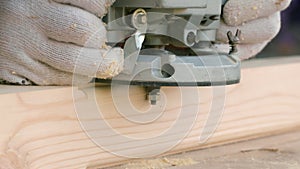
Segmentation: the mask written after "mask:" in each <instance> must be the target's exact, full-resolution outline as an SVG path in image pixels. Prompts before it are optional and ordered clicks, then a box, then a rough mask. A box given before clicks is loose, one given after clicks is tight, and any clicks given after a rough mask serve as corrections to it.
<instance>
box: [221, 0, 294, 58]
mask: <svg viewBox="0 0 300 169" xmlns="http://www.w3.org/2000/svg"><path fill="white" fill-rule="evenodd" d="M290 2H291V0H228V2H227V3H226V4H225V6H224V8H223V19H224V21H222V22H221V27H220V29H219V31H218V34H217V40H218V41H220V42H221V43H223V44H221V45H217V47H218V49H219V50H220V51H223V52H228V51H229V47H228V45H225V43H228V38H227V31H232V32H233V33H234V34H235V32H236V30H237V29H240V30H241V31H242V34H241V38H240V45H238V56H239V57H240V58H241V59H248V58H250V57H253V56H255V55H256V54H258V53H259V52H260V51H261V50H262V49H263V48H264V47H265V46H266V45H267V44H268V43H269V42H270V41H271V40H272V39H273V38H274V37H275V36H276V35H277V34H278V32H279V30H280V26H281V22H280V11H282V10H284V9H285V8H287V7H288V6H289V4H290Z"/></svg>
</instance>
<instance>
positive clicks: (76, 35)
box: [0, 0, 124, 85]
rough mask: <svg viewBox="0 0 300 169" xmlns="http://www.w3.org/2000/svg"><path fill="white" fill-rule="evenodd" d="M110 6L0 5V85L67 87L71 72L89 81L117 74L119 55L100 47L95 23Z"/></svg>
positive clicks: (94, 1)
mask: <svg viewBox="0 0 300 169" xmlns="http://www.w3.org/2000/svg"><path fill="white" fill-rule="evenodd" d="M113 2H114V0H1V1H0V79H2V80H5V81H6V82H9V83H16V84H25V85H28V84H31V83H34V84H38V85H70V84H72V76H73V70H74V67H75V66H76V70H77V71H76V73H78V74H80V76H81V75H82V77H89V79H92V77H95V76H96V77H99V78H111V77H113V76H115V75H117V74H118V73H120V72H121V71H122V69H123V61H124V58H123V51H122V49H120V48H112V49H110V47H107V46H106V45H105V41H106V29H105V27H104V24H103V23H102V20H101V17H102V16H103V15H105V14H106V12H107V8H108V7H109V6H110V5H111V4H112V3H113ZM79 56H80V62H78V63H76V59H77V57H79ZM99 64H100V66H99V67H97V65H99Z"/></svg>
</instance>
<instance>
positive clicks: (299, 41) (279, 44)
mask: <svg viewBox="0 0 300 169" xmlns="http://www.w3.org/2000/svg"><path fill="white" fill-rule="evenodd" d="M281 25H282V27H281V30H280V33H279V34H278V35H277V37H276V38H275V39H273V40H272V42H271V43H269V45H268V46H267V47H266V48H265V49H264V50H263V51H262V52H261V53H260V54H259V55H258V56H257V57H271V56H272V57H273V56H289V55H297V54H300V0H292V3H291V5H290V6H289V7H288V8H287V9H286V10H285V11H283V12H282V24H281Z"/></svg>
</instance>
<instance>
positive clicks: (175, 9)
mask: <svg viewBox="0 0 300 169" xmlns="http://www.w3.org/2000/svg"><path fill="white" fill-rule="evenodd" d="M223 3H224V2H222V0H184V1H182V0H147V1H140V0H117V1H116V2H115V4H114V5H113V6H112V7H111V8H110V9H109V12H108V15H107V16H106V18H105V20H106V22H107V30H108V34H107V38H108V44H109V45H112V46H116V45H117V46H121V47H123V48H124V54H125V69H124V71H123V72H122V73H121V74H119V75H118V76H116V77H114V78H113V79H112V80H105V79H97V80H96V82H101V83H111V82H113V83H117V84H121V85H122V84H123V85H140V86H144V87H145V88H146V91H147V93H148V95H147V98H148V99H149V101H150V102H151V104H152V105H155V104H156V102H157V101H158V100H159V95H160V87H162V86H216V85H229V84H235V83H238V82H239V81H240V61H239V59H238V57H237V56H236V52H237V48H236V44H238V42H239V37H240V34H241V32H240V31H239V30H238V31H237V33H236V34H235V35H233V33H232V32H228V38H229V43H230V45H231V50H230V51H229V52H228V53H218V52H216V48H215V47H214V42H215V41H216V32H217V29H218V28H219V26H220V18H221V10H222V5H223Z"/></svg>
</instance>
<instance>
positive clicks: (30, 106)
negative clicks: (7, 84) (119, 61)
mask: <svg viewBox="0 0 300 169" xmlns="http://www.w3.org/2000/svg"><path fill="white" fill-rule="evenodd" d="M298 61H299V57H292V58H285V59H280V58H278V59H275V60H272V61H269V62H268V61H265V60H261V61H254V62H256V63H255V64H256V65H260V66H259V67H256V66H253V65H252V66H250V68H249V67H248V68H244V69H243V70H242V76H243V78H242V82H241V84H239V85H233V86H228V87H226V102H225V107H224V113H223V115H222V119H221V121H220V123H218V128H217V130H216V131H215V132H214V134H213V135H212V137H211V138H210V139H209V140H208V141H207V142H206V143H205V144H200V142H199V136H200V134H201V131H202V129H203V126H204V125H205V124H206V120H207V118H208V117H209V116H208V115H209V114H208V112H209V110H210V108H211V101H212V94H211V92H212V89H211V88H199V89H197V91H198V92H199V93H200V96H201V99H199V100H197V99H196V100H189V102H188V103H189V104H186V105H180V103H181V100H180V92H179V90H178V89H174V88H163V89H162V90H163V93H165V96H166V97H167V98H166V100H167V101H168V103H167V105H166V107H165V109H164V114H163V115H162V116H160V118H159V119H157V120H156V121H155V122H153V123H151V124H144V125H140V124H137V123H132V122H129V121H128V120H126V119H124V118H123V117H122V116H121V115H120V114H118V113H117V111H116V108H115V106H114V103H113V99H112V96H111V91H110V88H109V87H97V88H96V96H97V97H96V98H97V99H96V100H97V103H98V105H99V107H101V110H102V111H103V112H102V113H103V114H102V115H103V117H105V118H104V120H106V122H107V123H109V124H110V125H111V126H112V127H113V128H114V129H115V130H117V131H118V132H120V133H122V134H124V135H127V136H130V137H135V138H136V137H137V138H140V139H141V138H144V139H145V138H146V137H148V138H149V137H155V136H157V135H158V134H161V133H162V132H164V131H165V130H166V129H168V128H170V126H172V125H173V123H174V121H175V120H176V119H177V117H178V115H179V114H180V110H181V109H182V110H183V112H182V113H183V114H186V118H189V113H190V112H189V110H190V109H191V107H193V106H197V105H200V107H201V109H200V110H199V112H198V113H199V114H198V117H197V119H196V123H195V125H194V126H193V127H192V130H191V131H190V133H188V135H187V136H186V137H185V139H184V140H182V142H180V144H179V145H177V146H176V147H174V148H173V149H172V150H170V151H168V152H166V154H173V153H177V152H182V151H187V150H193V149H199V148H205V147H211V146H215V145H222V144H227V143H231V142H236V141H241V140H246V139H251V138H258V137H261V136H266V135H272V134H276V133H280V132H284V131H289V130H293V129H298V128H299V127H300V112H299V111H300V104H299V103H300V102H299V101H300V90H298V86H300V79H299V78H297V73H298V72H300V62H298ZM271 62H274V63H277V64H272V65H273V66H270V63H271ZM283 62H284V63H285V64H278V63H283ZM246 64H249V65H251V64H252V63H251V62H249V63H246ZM264 65H268V66H266V67H264ZM246 67H247V66H246ZM3 90H7V89H3ZM183 90H184V92H193V91H195V88H185V89H183ZM0 93H6V94H1V95H0V108H1V111H0V117H1V119H0V154H1V155H0V156H1V161H0V168H1V167H2V168H9V167H11V168H28V169H48V168H51V169H54V168H86V167H89V168H98V167H105V166H110V165H115V164H119V163H122V162H124V161H126V160H128V159H127V158H125V157H120V156H116V155H114V154H111V153H108V152H107V151H105V150H103V149H101V148H100V147H99V146H97V145H96V144H95V143H94V142H93V140H91V139H90V138H89V137H88V136H87V135H86V133H85V132H84V131H83V129H82V128H81V126H80V124H79V121H78V119H77V114H76V113H75V110H74V104H73V98H72V88H69V87H65V88H57V89H56V88H55V89H48V90H39V91H28V92H18V93H11V92H0ZM131 96H132V97H131V98H132V102H133V104H134V105H135V106H136V107H137V108H139V109H145V110H146V109H147V108H148V104H147V101H145V100H144V99H143V98H144V91H143V90H142V89H140V88H132V89H131ZM79 97H80V99H81V100H87V99H88V98H87V97H86V95H84V93H82V95H79ZM191 105H192V106H191ZM88 109H89V108H87V109H86V113H87V114H88V113H89V110H88ZM84 120H91V121H93V120H94V121H95V120H98V119H90V118H89V117H86V119H84ZM94 121H93V122H94ZM183 124H184V123H183ZM211 127H214V126H211ZM95 132H96V133H103V132H105V131H101V130H96V131H95ZM106 134H108V137H107V138H108V139H111V142H112V143H113V142H114V141H115V140H114V139H115V138H116V137H115V136H112V135H109V134H110V133H106ZM173 134H174V133H173ZM175 136H176V133H175ZM167 138H168V139H166V138H164V139H162V140H158V141H160V143H157V144H150V142H149V145H144V146H143V147H142V148H143V149H142V150H143V153H146V154H147V153H149V154H151V152H153V151H157V150H161V149H164V148H165V146H166V145H167V144H168V143H169V142H170V141H174V140H172V139H173V138H176V137H174V135H168V137H167ZM108 143H109V142H108ZM111 146H112V147H116V148H120V149H121V150H122V151H120V152H119V153H122V152H127V153H129V154H131V155H132V156H134V155H137V154H140V153H141V152H140V151H141V150H140V149H138V146H137V148H132V147H134V146H135V144H134V142H132V143H131V142H127V143H122V142H120V143H119V144H118V145H114V144H112V145H111ZM126 146H129V148H128V147H127V148H126ZM130 147H131V148H130Z"/></svg>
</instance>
